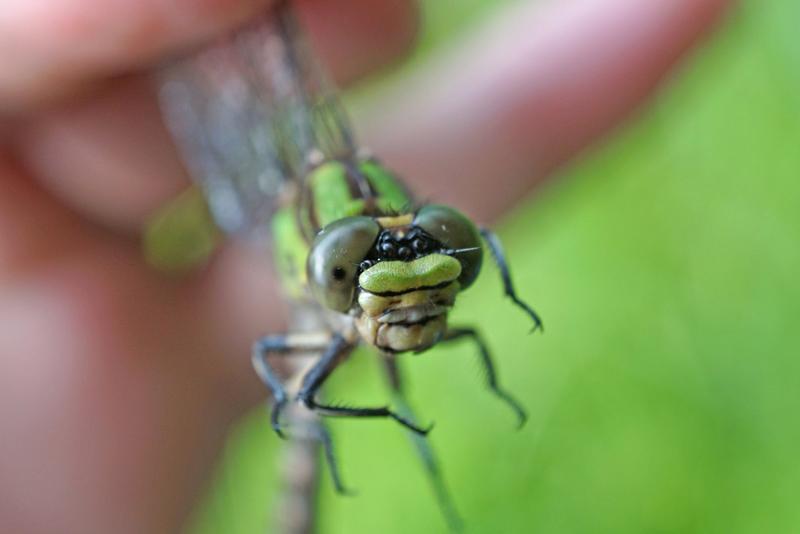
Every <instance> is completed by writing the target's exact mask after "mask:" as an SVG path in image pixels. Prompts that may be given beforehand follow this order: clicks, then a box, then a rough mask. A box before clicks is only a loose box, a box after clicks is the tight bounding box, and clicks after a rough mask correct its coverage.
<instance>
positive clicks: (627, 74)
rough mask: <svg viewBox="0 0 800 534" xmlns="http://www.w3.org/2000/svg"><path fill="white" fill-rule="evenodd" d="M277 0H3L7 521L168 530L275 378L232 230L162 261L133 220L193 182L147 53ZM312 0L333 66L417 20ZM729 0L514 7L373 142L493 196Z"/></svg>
mask: <svg viewBox="0 0 800 534" xmlns="http://www.w3.org/2000/svg"><path fill="white" fill-rule="evenodd" d="M268 3H269V2H268V1H267V0H238V1H237V0H180V1H177V0H149V1H148V2H135V1H132V0H114V1H113V2H112V1H108V0H104V1H100V0H64V1H62V2H59V3H58V4H57V5H55V4H56V3H53V2H47V1H44V0H38V1H29V2H25V3H20V2H7V3H6V4H7V5H5V4H4V5H2V6H0V65H3V68H2V69H0V117H2V118H0V142H2V145H0V279H1V280H2V298H1V299H0V436H2V440H0V530H2V531H9V532H53V531H55V532H81V533H91V532H110V531H113V532H123V533H124V532H136V533H139V532H163V531H168V532H173V531H176V530H178V525H180V523H181V522H182V521H183V519H184V518H185V515H186V513H187V511H188V510H189V509H190V507H191V505H192V503H193V502H194V500H195V499H196V497H197V495H198V492H199V491H200V490H201V489H202V486H203V482H204V481H205V479H206V476H207V475H208V471H209V468H210V466H211V465H212V462H213V460H214V458H215V456H216V454H217V453H218V452H219V449H220V447H221V445H222V441H223V438H224V433H225V430H226V428H227V426H228V424H229V423H230V421H231V420H233V418H235V417H236V416H237V415H238V414H240V413H241V411H242V410H244V409H245V408H246V407H248V406H250V405H252V403H253V402H255V401H256V400H257V399H259V398H261V397H263V396H264V391H263V389H262V387H261V386H260V384H259V383H258V381H257V380H256V379H255V377H254V376H252V373H251V371H250V368H249V358H248V355H249V345H250V343H251V341H252V340H253V339H254V338H255V337H256V336H257V335H258V334H260V333H263V332H264V331H268V330H269V329H274V328H277V327H278V325H279V324H280V321H281V318H280V317H281V311H280V310H279V309H276V308H275V305H274V302H276V301H277V298H278V297H277V295H276V289H275V287H274V286H273V284H272V282H271V280H270V279H269V277H268V276H264V275H263V272H261V271H259V270H258V269H257V268H255V267H254V266H253V265H252V262H249V261H243V260H242V257H241V254H240V253H237V252H236V251H233V252H232V253H228V254H225V255H224V257H222V258H220V259H219V261H216V262H215V263H214V265H213V266H212V267H211V268H210V269H209V270H207V271H205V272H203V273H201V274H198V275H195V276H191V277H188V278H186V279H182V280H175V279H168V278H165V277H163V276H161V275H159V274H158V273H154V272H152V271H151V270H150V269H148V268H147V266H146V265H145V263H144V262H143V260H142V258H141V255H140V252H139V243H138V233H139V231H140V229H141V227H142V225H143V222H144V221H145V219H146V217H147V215H148V214H149V213H151V212H152V211H153V210H154V209H155V208H157V207H158V206H159V205H160V204H161V203H163V202H164V201H165V200H167V199H168V198H170V197H171V196H172V195H174V194H175V193H176V192H177V191H179V190H180V189H181V188H182V187H184V186H185V183H186V177H185V174H184V172H183V171H182V167H181V165H180V163H179V161H178V159H177V156H176V154H175V152H174V149H173V148H172V145H171V142H170V140H169V138H168V136H167V135H166V133H165V131H164V129H163V126H162V124H161V121H160V116H159V113H158V109H157V105H156V102H155V98H154V94H153V91H152V87H151V85H150V84H149V82H148V80H147V77H146V71H147V69H148V67H149V66H152V65H153V64H155V63H156V62H157V61H159V60H161V59H163V58H164V57H165V56H168V55H171V54H175V53H177V52H179V51H181V50H184V49H186V48H187V47H191V46H192V45H194V44H196V43H198V42H201V41H203V40H204V39H207V38H209V37H210V36H212V35H214V34H217V33H219V32H221V31H224V30H225V29H227V28H230V27H232V26H234V25H236V24H238V23H240V22H241V21H242V20H245V19H246V18H247V17H248V16H250V15H251V14H252V13H253V12H255V11H256V10H258V9H261V8H263V7H264V6H265V4H268ZM302 4H303V5H302V9H303V13H304V19H305V20H306V21H307V22H308V24H309V26H310V32H311V34H312V35H313V37H314V38H315V39H316V41H317V43H318V48H319V49H320V50H321V51H323V52H324V53H325V54H326V59H327V60H328V62H329V63H330V64H331V65H332V68H333V70H334V71H335V72H336V75H337V78H338V79H340V80H341V81H345V82H346V81H348V80H352V79H355V78H357V77H359V76H360V75H361V74H363V73H365V72H367V71H369V70H371V69H372V68H374V67H377V66H378V65H380V64H383V63H384V62H386V61H388V60H391V59H392V58H395V57H396V56H397V55H398V54H400V53H402V52H403V51H404V50H405V49H406V48H407V46H408V45H409V44H410V41H411V37H412V36H413V33H414V12H413V8H412V7H411V6H410V4H409V3H408V2H406V1H404V0H392V1H387V2H383V3H380V4H378V3H377V2H375V1H374V0H347V1H345V0H339V1H338V2H327V1H323V0H319V1H317V2H313V1H311V0H308V1H306V2H302ZM334 4H335V5H334ZM725 4H726V2H724V1H723V0H671V1H668V0H660V1H658V2H647V3H643V2H638V1H636V0H576V1H575V2H569V3H564V2H552V5H548V6H545V7H544V8H542V9H541V10H540V9H539V8H535V9H534V8H531V7H529V6H527V5H524V6H522V7H519V8H514V9H515V11H514V13H513V15H508V16H506V17H505V18H501V19H499V20H498V21H497V22H496V25H495V26H494V27H495V29H494V30H491V31H488V32H487V33H485V34H480V35H478V36H477V37H476V38H475V40H474V41H473V42H472V44H470V45H468V46H466V47H464V48H462V49H460V50H458V51H456V52H455V53H454V54H453V55H451V56H450V57H448V58H446V61H447V63H439V64H436V65H434V70H432V71H430V72H427V71H426V72H423V73H421V74H420V76H419V78H416V79H414V80H412V81H410V82H409V83H408V84H407V85H405V86H404V87H403V88H402V89H400V90H398V93H397V94H392V95H388V99H387V100H385V101H384V102H388V104H386V105H382V106H379V107H377V109H381V112H380V113H378V112H373V113H371V114H369V115H368V116H367V117H366V119H365V120H364V121H363V130H364V131H365V132H366V136H365V140H366V144H367V145H368V146H371V147H372V148H373V149H374V151H375V153H376V154H379V155H381V156H382V157H384V159H386V160H387V161H388V162H389V163H390V165H391V166H394V167H395V168H397V169H398V170H401V171H404V172H403V174H404V176H405V177H406V178H408V179H409V181H411V182H415V183H417V184H418V185H419V187H420V189H421V190H423V192H425V193H428V194H430V193H435V194H436V197H437V198H438V199H440V200H444V201H448V202H451V203H453V204H454V205H458V206H460V207H464V208H465V211H471V212H472V213H476V214H478V215H479V216H480V217H482V218H484V219H486V218H490V217H492V216H496V215H497V214H498V213H500V212H502V210H503V209H504V208H505V207H506V206H507V205H509V204H510V203H512V202H513V201H514V200H515V199H517V198H519V196H520V195H521V194H522V193H523V192H524V191H526V190H527V189H529V188H530V187H531V185H532V184H533V183H534V182H535V181H536V180H538V179H540V178H541V177H543V176H545V175H546V174H547V173H548V172H550V171H551V170H552V169H553V168H555V167H556V166H558V165H560V164H562V163H563V162H565V161H567V160H569V158H571V157H573V156H574V155H575V154H576V153H578V152H579V151H580V150H581V149H582V148H583V147H585V146H586V145H587V144H588V143H590V142H591V141H592V140H594V139H596V138H597V137H598V136H599V135H602V134H603V133H604V132H606V131H607V130H608V129H609V128H610V127H612V126H613V125H614V124H616V123H617V122H618V121H619V120H621V119H622V118H624V117H625V116H627V115H628V114H629V113H630V111H631V110H632V109H635V108H636V106H637V105H638V104H639V103H640V102H641V101H642V99H643V98H644V97H645V96H646V95H647V94H648V93H649V92H650V91H651V90H652V89H653V88H654V87H655V86H656V85H657V83H658V81H659V80H661V78H662V76H663V75H664V73H665V72H667V71H668V70H669V68H670V67H671V66H672V65H673V63H674V61H675V60H676V59H677V58H679V57H680V56H681V55H682V53H683V52H685V51H686V50H687V49H689V48H690V47H691V45H693V44H694V43H695V41H696V39H697V37H698V36H700V35H702V34H703V33H704V32H705V31H706V30H707V29H708V28H709V27H710V26H711V25H712V23H713V22H714V20H715V18H716V15H717V14H718V13H719V12H721V11H722V9H723V8H724V6H725ZM501 28H502V30H501ZM398 95H402V96H398ZM530 169H536V172H533V173H532V172H531V171H530ZM453 180H458V181H459V184H460V187H458V188H454V187H445V185H447V184H448V182H450V183H452V181H453ZM487 193H489V194H487Z"/></svg>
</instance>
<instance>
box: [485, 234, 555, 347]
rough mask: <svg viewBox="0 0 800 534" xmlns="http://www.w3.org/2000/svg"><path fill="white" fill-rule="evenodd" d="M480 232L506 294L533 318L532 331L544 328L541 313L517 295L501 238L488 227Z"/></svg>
mask: <svg viewBox="0 0 800 534" xmlns="http://www.w3.org/2000/svg"><path fill="white" fill-rule="evenodd" d="M480 232H481V236H482V237H483V239H484V241H486V244H487V245H488V246H489V251H490V252H491V253H492V258H493V259H494V262H495V264H497V268H498V269H499V270H500V276H501V277H502V279H503V290H504V292H505V294H506V296H507V297H508V298H510V299H511V300H512V301H513V302H514V304H516V305H517V306H519V307H520V308H522V309H523V310H524V311H525V313H527V314H528V316H529V317H530V318H531V319H532V320H533V329H532V330H531V332H535V331H536V329H542V330H544V325H543V324H542V319H541V318H540V317H539V314H537V313H536V312H535V311H533V308H531V307H530V306H528V305H527V304H526V303H525V302H524V301H523V300H522V299H520V298H519V297H518V296H517V292H516V291H515V290H514V284H513V282H512V281H511V272H510V271H509V269H508V262H507V261H506V255H505V252H504V251H503V246H502V244H501V243H500V239H499V238H498V237H497V235H495V233H494V232H492V231H491V230H489V229H488V228H481V229H480Z"/></svg>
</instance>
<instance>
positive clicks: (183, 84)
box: [161, 2, 355, 233]
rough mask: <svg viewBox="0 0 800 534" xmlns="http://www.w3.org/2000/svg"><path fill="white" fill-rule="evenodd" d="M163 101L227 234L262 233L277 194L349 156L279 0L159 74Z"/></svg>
mask: <svg viewBox="0 0 800 534" xmlns="http://www.w3.org/2000/svg"><path fill="white" fill-rule="evenodd" d="M161 100H162V107H163V110H164V115H165V117H166V121H167V124H168V126H169V129H170V130H171V132H172V133H173V136H174V137H175V138H176V140H177V142H178V145H179V146H180V148H181V151H182V153H183V155H184V159H185V160H186V164H187V166H188V168H189V171H190V173H191V175H192V177H193V179H194V180H195V181H196V182H197V183H198V184H199V185H200V186H201V187H202V189H203V190H204V192H205V195H206V198H207V200H208V204H209V206H210V208H211V211H212V213H213V215H214V219H215V220H216V223H217V224H218V225H219V226H220V227H221V228H222V229H223V230H225V231H226V232H229V233H249V232H252V231H258V230H260V229H263V228H266V225H267V224H266V223H267V222H268V221H269V218H270V217H271V216H272V214H273V212H274V211H275V209H276V207H277V206H278V204H279V202H280V200H281V198H282V196H283V195H287V194H289V193H287V190H291V189H293V188H294V189H295V190H296V189H297V186H300V185H301V182H302V180H304V178H305V176H306V175H307V174H308V170H309V168H310V167H311V166H313V165H315V164H317V163H319V162H320V161H321V160H324V159H333V158H335V159H339V160H344V161H348V160H354V158H355V146H354V143H353V140H352V138H351V133H350V127H349V124H348V122H347V119H346V116H345V113H344V111H343V109H342V107H341V104H340V102H339V100H338V99H337V97H336V92H335V90H334V88H333V86H332V84H331V83H330V82H329V81H328V79H327V77H326V76H325V74H324V72H323V71H322V69H320V68H319V67H318V65H317V63H316V61H315V59H314V57H313V54H312V53H311V51H310V49H309V48H308V46H307V44H306V43H305V39H304V38H303V36H302V34H301V32H300V29H299V26H298V25H297V23H296V21H295V19H294V17H293V16H292V14H291V12H290V11H289V9H288V7H287V5H286V3H285V2H282V3H281V7H280V8H279V9H278V10H277V11H276V12H273V13H271V14H270V15H269V16H266V17H264V18H263V19H262V20H260V21H258V22H257V23H256V24H254V25H253V26H251V27H249V28H246V29H244V30H242V31H240V32H238V33H236V34H235V35H232V36H229V37H227V38H225V39H224V40H222V41H220V42H218V43H216V44H214V45H213V46H211V47H209V48H207V49H205V50H203V51H201V52H200V53H198V54H196V55H195V56H192V57H190V58H187V59H184V60H182V61H180V62H178V63H176V64H174V65H172V66H171V67H169V68H168V69H166V71H165V73H164V77H163V83H162V86H161Z"/></svg>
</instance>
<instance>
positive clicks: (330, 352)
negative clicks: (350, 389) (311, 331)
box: [297, 335, 430, 435]
mask: <svg viewBox="0 0 800 534" xmlns="http://www.w3.org/2000/svg"><path fill="white" fill-rule="evenodd" d="M352 349H353V346H352V345H351V344H349V343H348V342H347V341H345V339H344V338H342V337H341V336H339V335H336V336H334V338H333V341H332V342H331V344H330V345H329V346H328V348H327V349H326V350H325V353H324V354H323V355H322V358H320V360H319V361H318V362H317V363H316V364H315V365H314V367H312V368H311V369H310V370H309V371H308V373H306V375H305V376H304V377H303V383H302V386H301V387H300V391H299V392H298V394H297V398H298V399H299V400H300V401H301V402H302V403H303V404H305V405H306V407H307V408H308V409H309V410H312V411H314V412H316V413H319V414H320V415H326V416H332V417H389V418H391V419H394V420H395V421H397V422H398V423H400V424H401V425H403V426H405V427H406V428H408V429H409V430H411V431H413V432H416V433H418V434H421V435H425V434H427V433H428V432H429V431H430V428H422V427H419V426H417V425H415V424H414V423H413V422H411V421H409V420H408V419H406V418H405V417H403V416H401V415H399V414H397V413H395V412H393V411H391V410H390V409H389V408H388V407H387V406H380V407H370V408H365V407H351V406H337V405H331V404H323V403H320V402H318V401H317V399H316V393H317V391H318V390H319V388H320V387H321V386H322V384H323V383H324V382H325V380H326V379H327V378H328V376H329V375H330V374H331V372H332V371H333V370H334V369H335V368H336V366H337V365H338V364H339V363H340V362H341V361H342V358H343V357H344V356H345V355H347V353H349V352H350V351H351V350H352Z"/></svg>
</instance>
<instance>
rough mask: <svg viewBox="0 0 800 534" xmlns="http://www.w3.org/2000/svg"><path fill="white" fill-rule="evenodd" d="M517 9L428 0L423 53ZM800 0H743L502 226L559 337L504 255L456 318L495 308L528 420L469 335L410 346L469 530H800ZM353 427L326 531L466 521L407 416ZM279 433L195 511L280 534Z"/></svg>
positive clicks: (240, 459) (244, 428) (363, 361)
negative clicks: (616, 128)
mask: <svg viewBox="0 0 800 534" xmlns="http://www.w3.org/2000/svg"><path fill="white" fill-rule="evenodd" d="M501 5H502V2H497V1H492V0H459V2H439V1H438V0H429V1H428V2H427V3H426V4H425V27H424V35H423V36H422V46H421V51H420V53H419V55H418V57H424V56H425V54H428V53H430V52H431V50H434V49H435V48H436V47H437V46H439V45H441V44H443V43H447V42H448V41H451V40H452V39H456V38H458V37H459V36H461V35H463V34H464V33H465V32H469V31H471V29H472V28H474V27H475V26H476V25H478V24H480V22H481V20H482V18H483V17H484V16H486V15H487V14H488V13H489V12H490V11H491V10H493V9H496V8H498V7H499V6H501ZM798 5H799V4H798V3H797V2H796V1H795V0H766V1H765V0H751V1H748V2H742V4H741V6H740V8H739V9H738V11H737V12H736V13H734V14H733V16H732V17H730V18H729V20H728V21H727V23H726V25H725V28H724V30H723V31H722V32H720V33H719V34H718V35H717V36H716V37H715V38H714V39H713V40H712V41H711V42H710V43H709V44H708V45H707V46H706V47H705V48H703V49H702V50H701V51H700V53H699V54H697V55H695V56H694V57H693V58H692V59H691V60H690V61H689V62H688V63H687V64H686V65H685V66H684V67H683V68H681V69H680V71H679V72H678V73H677V75H676V76H675V78H674V79H673V80H672V81H671V82H670V84H669V86H668V87H667V89H666V90H665V91H664V92H663V93H662V94H661V96H660V97H659V98H658V99H657V101H656V102H655V103H654V104H653V105H652V106H649V107H648V109H647V110H646V111H645V112H644V114H643V115H642V116H641V117H640V118H639V119H637V120H636V121H635V122H634V123H633V124H630V125H629V126H628V127H627V128H626V129H625V130H623V131H622V132H620V133H619V134H618V135H616V136H615V138H614V139H613V140H611V141H610V142H609V143H607V144H606V146H604V147H601V148H599V149H598V150H595V151H593V152H592V154H590V155H589V156H587V157H585V158H584V159H583V160H582V161H581V162H579V163H578V164H576V165H574V166H573V167H571V168H570V169H568V170H566V171H564V172H563V173H562V176H560V177H558V178H557V179H555V180H553V181H552V182H551V183H550V184H549V185H548V186H547V187H545V188H544V189H543V190H541V191H540V192H539V193H538V194H537V195H536V197H535V198H531V199H530V200H528V201H526V202H525V203H523V204H522V205H520V206H519V208H518V209H517V210H516V211H515V212H514V213H511V214H509V216H508V217H507V218H506V219H505V220H504V221H503V222H502V223H501V224H500V225H499V227H498V230H499V232H500V234H501V237H502V238H503V239H504V240H505V242H506V246H507V249H508V251H509V252H510V257H511V264H512V268H513V271H514V274H515V276H516V279H517V285H518V287H519V288H521V290H522V293H523V295H524V296H526V297H528V298H529V299H530V300H532V302H533V303H534V304H535V306H536V308H537V309H538V310H539V311H540V312H541V313H542V315H543V316H544V318H545V322H546V325H547V331H546V334H545V335H538V334H537V335H530V336H528V335H525V332H526V331H527V329H528V327H529V324H528V323H527V321H526V319H525V317H524V316H523V315H522V314H521V313H519V312H518V311H517V310H516V309H514V308H513V307H511V306H510V305H509V304H508V303H507V301H505V300H504V299H502V298H501V288H500V284H499V281H498V280H497V279H496V277H495V276H493V275H492V274H490V275H488V276H483V277H482V280H481V281H480V282H479V284H478V285H477V286H476V287H475V288H474V289H471V290H470V291H468V292H467V293H466V294H464V296H463V297H460V300H459V303H460V306H459V307H458V311H456V312H455V315H456V317H454V319H453V322H459V323H468V322H474V323H480V324H482V325H483V327H484V329H485V331H486V336H487V339H488V341H489V343H490V344H491V346H492V347H493V348H494V350H495V353H496V355H497V360H498V365H499V368H500V374H501V378H502V379H503V381H504V382H505V384H506V385H507V386H508V387H509V389H510V390H511V391H514V392H516V393H517V394H518V396H519V397H520V398H521V400H522V401H523V403H524V404H525V405H526V406H527V407H528V408H529V411H530V420H529V423H528V425H527V427H525V428H524V429H523V430H522V431H519V432H516V431H514V419H513V415H512V414H511V412H510V411H509V410H508V409H507V408H506V407H505V406H504V405H502V403H500V402H497V401H496V400H495V399H494V398H492V397H491V396H490V395H489V394H488V393H486V391H485V389H484V388H483V387H482V382H481V379H482V376H481V374H480V372H479V371H478V365H477V360H476V357H475V354H474V349H473V348H472V347H471V346H469V345H468V344H464V345H459V346H457V347H453V348H447V349H437V350H436V351H435V352H433V353H430V354H428V355H426V356H425V357H421V358H417V359H415V360H414V361H413V362H409V363H411V364H413V365H406V367H405V368H406V371H407V374H408V378H409V380H410V381H411V382H413V389H412V400H413V402H414V404H415V406H416V407H417V409H418V410H419V412H420V413H421V414H422V415H423V420H435V421H436V422H437V427H436V430H435V431H434V432H433V433H432V434H431V437H430V439H431V441H432V442H433V445H434V446H435V448H436V450H437V451H438V453H439V455H440V457H441V459H442V463H443V468H444V472H445V475H446V477H447V480H448V481H449V483H450V485H451V487H452V489H453V493H454V495H455V500H456V502H457V505H458V507H459V508H460V510H461V511H462V514H463V515H464V517H465V519H466V522H467V525H468V531H469V532H476V533H504V534H505V533H523V532H543V533H548V534H549V533H576V532H591V533H598V532H609V533H627V532H631V533H667V532H702V533H725V534H731V533H789V532H800V504H799V503H798V498H800V459H799V458H798V457H800V422H799V421H798V420H797V419H796V417H798V416H800V413H799V412H798V407H800V403H798V400H800V358H798V356H800V354H798V352H800V335H798V333H797V330H798V325H797V324H796V323H797V322H798V319H800V269H798V267H800V247H798V236H800V176H798V174H800V149H798V140H800V41H798V39H797V29H798V24H800V7H798ZM414 65H415V61H412V62H411V63H410V66H408V67H406V68H414ZM530 236H534V237H533V238H531V237H530ZM487 310H491V313H487ZM379 373H380V369H379V367H378V364H377V362H376V361H375V358H373V357H371V356H370V355H369V354H366V353H359V354H358V355H357V356H356V357H355V358H354V359H353V361H352V362H351V363H350V364H349V365H347V366H345V367H344V368H342V370H341V371H339V372H337V373H336V374H335V375H334V378H333V379H332V386H331V388H332V389H331V391H332V396H333V397H334V398H343V399H348V400H352V401H373V402H379V401H380V399H384V398H385V397H386V393H385V390H384V388H383V381H382V378H381V376H380V374H379ZM332 427H333V430H334V433H335V439H336V442H337V446H338V450H339V456H340V462H341V468H342V470H343V473H344V477H345V481H346V483H347V484H349V485H350V486H351V487H354V488H356V489H357V490H358V492H359V494H358V496H357V497H351V498H340V497H337V496H336V495H334V494H333V492H332V489H331V483H330V480H329V479H328V478H327V474H326V475H325V477H324V479H323V480H322V490H321V491H322V495H321V510H320V514H321V515H320V523H321V528H320V531H321V533H322V534H332V533H348V534H356V533H360V532H364V533H376V532H380V533H391V532H398V533H399V532H403V533H406V532H424V533H428V532H444V531H445V528H444V523H443V521H442V518H441V516H440V514H439V512H438V510H437V507H436V505H435V501H434V499H433V498H432V495H431V492H430V489H429V486H428V485H427V482H426V480H425V478H424V475H423V473H422V470H421V469H420V468H419V466H418V464H417V461H416V458H415V456H414V453H413V451H412V449H411V447H410V446H409V443H408V441H407V439H406V437H405V436H404V435H403V432H402V431H401V430H400V429H399V428H398V427H397V425H395V424H393V423H391V422H369V423H365V422H363V421H362V422H359V421H356V422H353V421H335V422H333V424H332ZM280 446H281V444H280V443H279V440H278V439H277V438H275V436H274V435H273V434H272V433H271V431H270V430H269V429H268V425H267V421H266V416H265V412H263V411H261V410H259V411H258V412H256V413H254V414H253V415H252V416H250V417H248V418H247V419H246V420H245V421H244V422H243V423H242V425H241V427H240V428H238V430H237V431H236V433H235V435H234V436H233V438H232V440H231V442H230V445H229V447H228V450H227V452H226V454H225V457H224V459H223V462H222V465H221V466H220V470H219V472H218V475H217V481H216V483H215V485H214V487H213V488H212V490H211V492H210V494H209V496H208V498H207V502H206V503H205V504H204V506H203V507H202V509H201V510H200V511H199V512H198V514H197V517H196V518H195V521H194V522H193V527H192V529H191V531H192V532H194V533H195V534H206V533H220V532H225V533H233V534H238V533H242V534H245V533H246V534H252V533H257V532H264V531H265V530H266V528H267V527H268V525H270V524H271V518H270V517H269V514H270V513H272V511H273V505H272V501H273V496H274V492H275V486H276V480H275V476H276V470H277V461H278V458H279V449H280Z"/></svg>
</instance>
